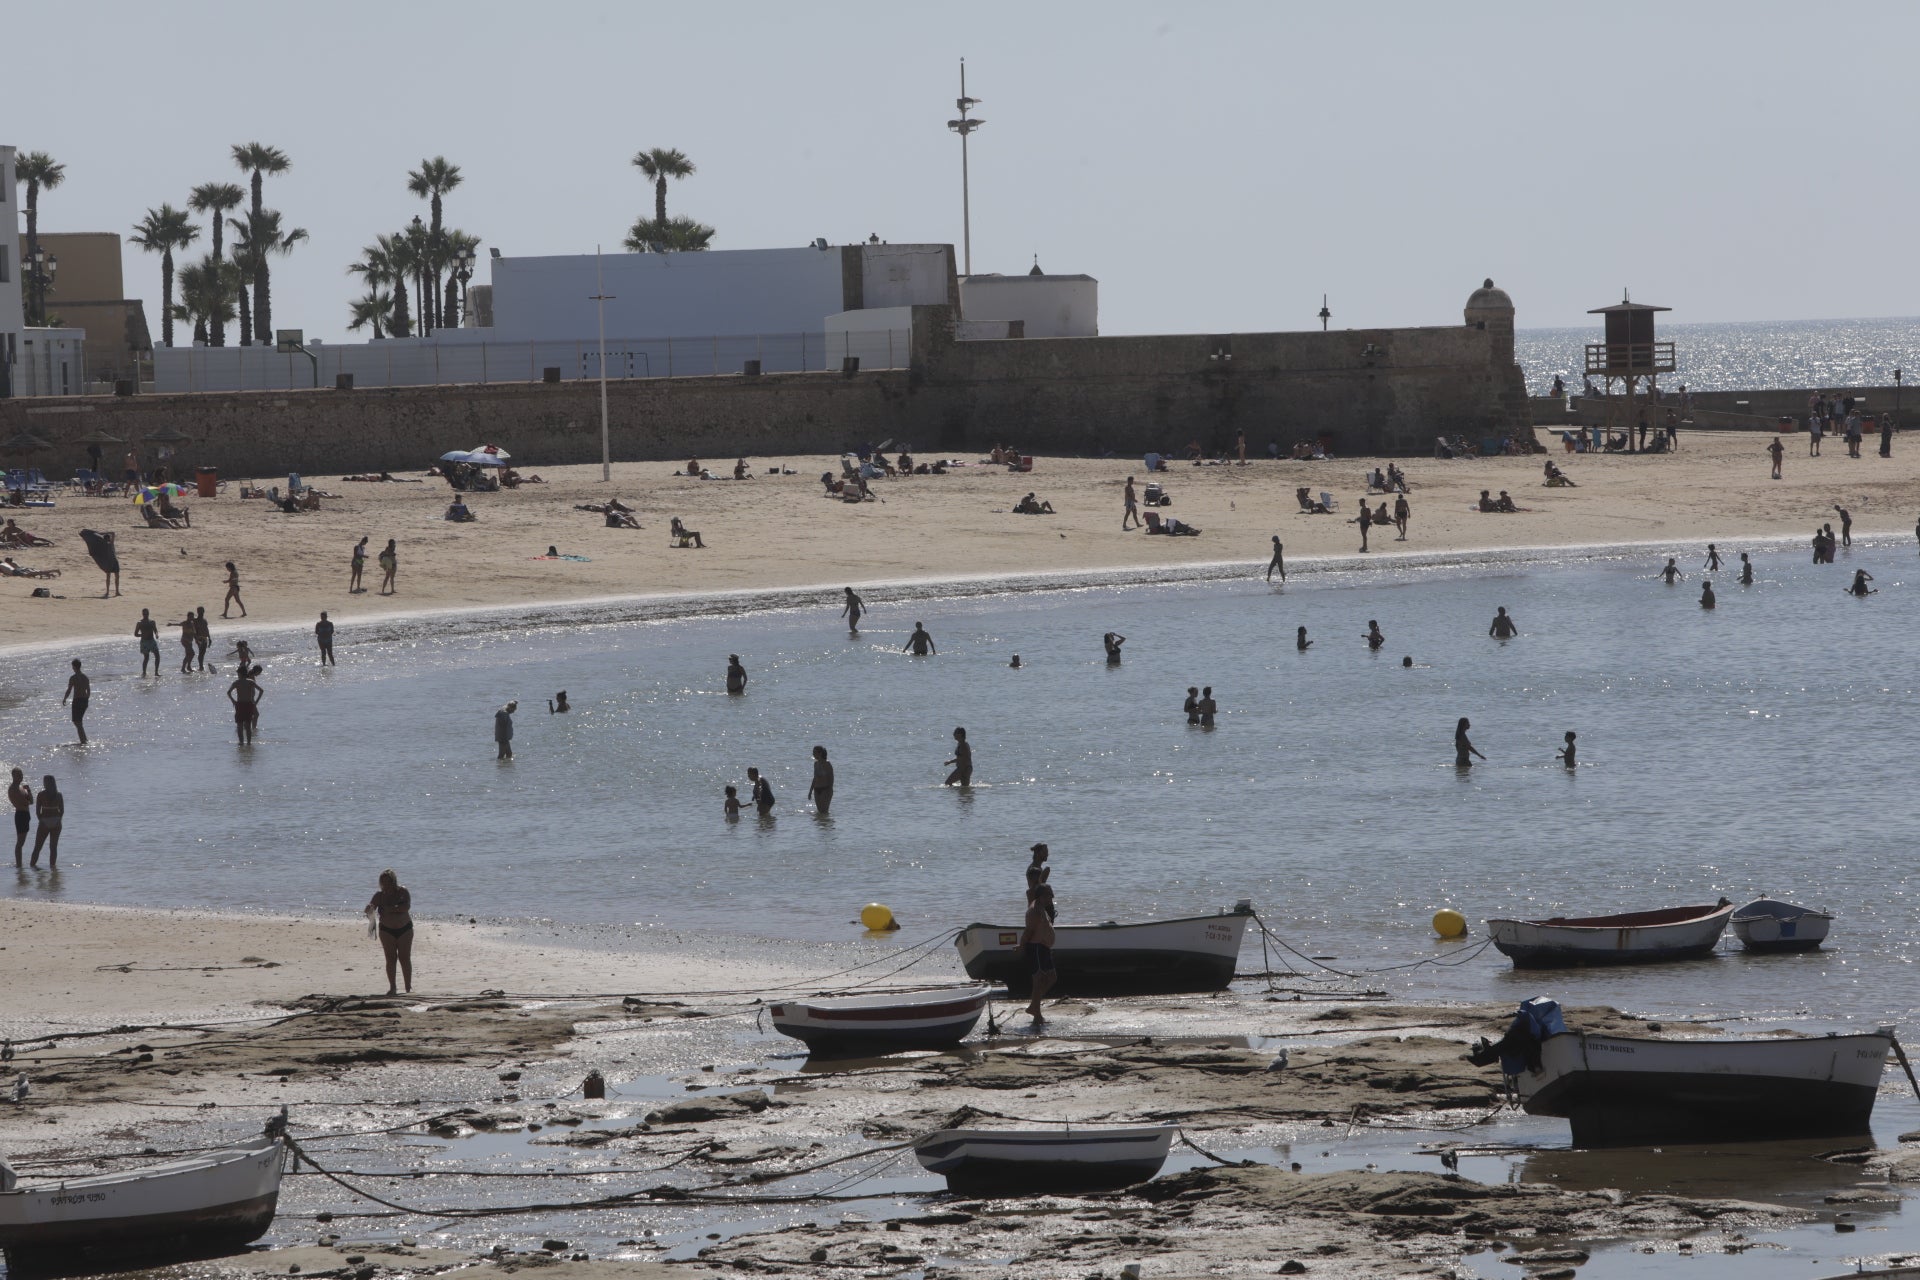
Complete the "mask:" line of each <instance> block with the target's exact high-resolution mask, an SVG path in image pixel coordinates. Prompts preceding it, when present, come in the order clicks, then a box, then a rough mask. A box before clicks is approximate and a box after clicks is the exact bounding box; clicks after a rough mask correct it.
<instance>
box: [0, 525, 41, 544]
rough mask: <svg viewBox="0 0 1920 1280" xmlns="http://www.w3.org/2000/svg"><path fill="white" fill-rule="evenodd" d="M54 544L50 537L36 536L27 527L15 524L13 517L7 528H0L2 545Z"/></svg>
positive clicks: (0, 542)
mask: <svg viewBox="0 0 1920 1280" xmlns="http://www.w3.org/2000/svg"><path fill="white" fill-rule="evenodd" d="M52 545H53V543H52V541H50V540H49V539H46V538H39V537H35V536H34V535H33V534H31V533H28V532H27V531H26V530H25V529H22V528H21V527H20V526H19V525H17V524H15V523H14V522H13V520H12V519H11V518H9V519H8V520H7V523H6V527H5V528H0V546H8V547H50V546H52Z"/></svg>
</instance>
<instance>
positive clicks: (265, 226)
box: [232, 209, 307, 343]
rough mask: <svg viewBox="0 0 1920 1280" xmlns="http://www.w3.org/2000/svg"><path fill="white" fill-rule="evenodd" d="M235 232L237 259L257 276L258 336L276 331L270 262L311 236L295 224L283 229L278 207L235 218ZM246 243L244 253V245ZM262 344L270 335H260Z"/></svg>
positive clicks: (255, 321) (255, 310) (255, 314)
mask: <svg viewBox="0 0 1920 1280" xmlns="http://www.w3.org/2000/svg"><path fill="white" fill-rule="evenodd" d="M232 222H233V234H234V237H235V243H234V254H233V256H234V259H235V260H236V261H240V262H242V264H243V266H247V267H251V268H252V273H253V275H252V279H253V328H254V336H255V337H256V338H258V337H259V335H260V334H261V333H262V332H265V333H267V334H271V333H272V332H273V292H272V289H271V287H270V281H271V273H270V271H269V270H268V267H267V262H268V260H269V259H270V258H273V257H282V258H284V257H286V256H287V255H288V254H289V253H292V252H293V246H295V245H296V244H299V243H300V242H301V241H302V240H305V239H306V238H307V233H306V230H305V228H302V227H295V228H294V229H293V230H291V231H283V230H282V229H281V226H280V211H279V210H278V209H262V210H261V211H260V212H259V213H256V214H254V215H253V216H252V217H251V218H234V219H232ZM242 245H244V246H245V251H244V253H243V252H242V248H241V246H242ZM259 340H260V341H261V342H262V343H265V342H268V341H270V340H271V339H270V338H260V339H259Z"/></svg>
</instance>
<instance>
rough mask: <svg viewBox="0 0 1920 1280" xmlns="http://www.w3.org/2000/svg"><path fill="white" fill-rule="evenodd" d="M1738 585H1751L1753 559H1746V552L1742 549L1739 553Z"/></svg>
mask: <svg viewBox="0 0 1920 1280" xmlns="http://www.w3.org/2000/svg"><path fill="white" fill-rule="evenodd" d="M1740 585H1741V586H1743V587H1750V586H1752V585H1753V561H1751V560H1749V559H1747V553H1746V552H1744V551H1742V552H1741V553H1740Z"/></svg>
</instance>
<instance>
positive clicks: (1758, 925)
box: [1730, 898, 1833, 951]
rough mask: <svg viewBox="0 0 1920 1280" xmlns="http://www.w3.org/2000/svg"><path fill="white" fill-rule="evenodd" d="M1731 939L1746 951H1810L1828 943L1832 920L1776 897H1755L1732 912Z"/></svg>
mask: <svg viewBox="0 0 1920 1280" xmlns="http://www.w3.org/2000/svg"><path fill="white" fill-rule="evenodd" d="M1730 923H1731V924H1732V926H1733V936H1734V937H1736V938H1738V939H1740V945H1741V946H1743V947H1745V948H1746V949H1747V950H1749V951H1813V950H1816V949H1818V947H1819V946H1820V944H1821V943H1823V942H1825V941H1826V940H1827V930H1828V929H1829V928H1831V927H1832V925H1833V917H1832V916H1831V915H1829V914H1828V913H1827V912H1825V911H1815V910H1814V909H1813V908H1812V907H1796V906H1795V905H1794V904H1793V903H1791V902H1781V901H1780V900H1779V899H1777V898H1758V899H1756V900H1754V901H1752V902H1749V903H1748V904H1747V905H1746V906H1744V907H1741V908H1740V909H1739V910H1738V911H1736V912H1734V913H1733V919H1732V921H1731V922H1730Z"/></svg>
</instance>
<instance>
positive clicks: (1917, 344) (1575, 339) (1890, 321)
mask: <svg viewBox="0 0 1920 1280" xmlns="http://www.w3.org/2000/svg"><path fill="white" fill-rule="evenodd" d="M1666 319H1667V317H1664V316H1663V317H1660V320H1661V324H1660V337H1661V339H1662V340H1669V341H1671V342H1672V343H1673V345H1674V362H1675V365H1676V366H1677V369H1676V372H1674V373H1671V374H1668V375H1667V376H1666V377H1665V378H1664V379H1663V383H1662V385H1664V386H1665V387H1666V388H1667V389H1668V390H1673V389H1674V388H1676V387H1678V386H1679V385H1680V384H1681V383H1685V384H1686V385H1687V386H1688V387H1689V388H1691V389H1692V390H1694V391H1759V390H1763V389H1767V388H1775V387H1884V386H1887V385H1889V384H1890V383H1892V381H1893V371H1894V370H1895V369H1896V368H1899V367H1901V366H1905V365H1911V364H1912V362H1913V357H1914V353H1915V352H1916V351H1920V318H1916V317H1912V316H1905V317H1884V318H1878V319H1871V320H1750V321H1740V322H1735V323H1730V324H1667V323H1666V322H1665V321H1666ZM1514 338H1515V343H1514V346H1515V357H1516V359H1518V360H1519V362H1520V367H1521V368H1522V369H1524V370H1525V371H1526V375H1527V389H1528V391H1529V392H1531V393H1532V394H1533V395H1537V396H1543V395H1546V394H1547V391H1548V390H1549V389H1550V388H1551V387H1552V385H1553V379H1554V377H1555V376H1556V375H1558V376H1559V377H1560V379H1561V380H1562V381H1563V382H1564V383H1565V384H1566V386H1567V388H1568V389H1569V390H1572V391H1578V390H1579V389H1580V376H1581V370H1583V369H1585V368H1586V355H1585V350H1586V344H1587V343H1589V342H1599V341H1600V328H1599V326H1598V325H1594V326H1591V327H1584V328H1571V329H1522V330H1520V331H1519V332H1518V333H1517V334H1515V335H1514ZM1879 407H1891V406H1879Z"/></svg>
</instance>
